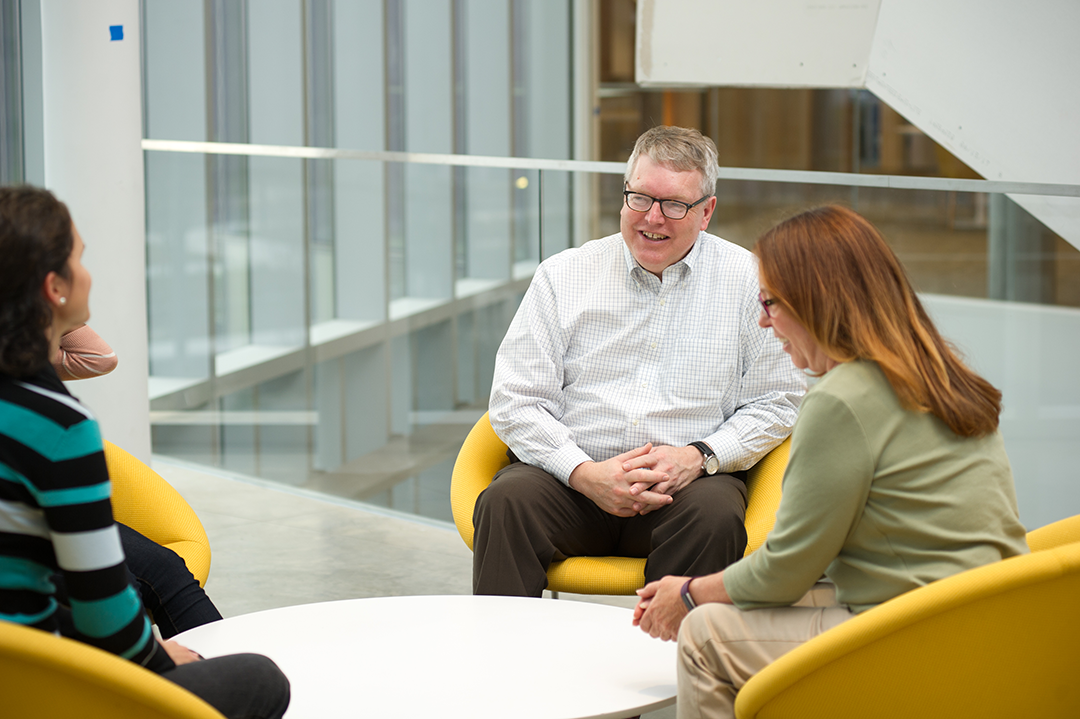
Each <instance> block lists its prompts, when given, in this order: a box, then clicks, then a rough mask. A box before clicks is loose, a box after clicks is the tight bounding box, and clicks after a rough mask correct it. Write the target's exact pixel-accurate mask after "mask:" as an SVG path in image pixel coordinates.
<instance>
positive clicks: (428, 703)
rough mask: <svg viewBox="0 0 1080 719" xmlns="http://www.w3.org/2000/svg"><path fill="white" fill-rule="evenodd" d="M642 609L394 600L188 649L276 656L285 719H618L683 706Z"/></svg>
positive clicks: (275, 614)
mask: <svg viewBox="0 0 1080 719" xmlns="http://www.w3.org/2000/svg"><path fill="white" fill-rule="evenodd" d="M631 617H632V612H631V610H629V609H624V608H620V607H611V606H606V605H600V604H589V603H586V602H575V601H566V600H552V599H523V598H517V597H470V596H446V597H381V598H375V599H351V600H345V601H339V602H324V603H320V604H304V605H299V606H295V607H284V608H281V609H271V610H268V611H264V612H256V613H253V614H246V615H243V616H239V617H233V618H230V619H224V620H222V621H219V622H214V623H212V624H207V625H204V626H201V627H197V628H195V629H191V630H189V631H187V632H184V633H182V634H180V635H178V636H177V637H176V640H177V641H179V642H180V643H181V644H183V645H185V646H187V647H190V648H191V649H193V650H195V651H197V652H199V653H201V654H202V655H204V656H207V657H211V656H220V655H222V654H231V653H236V652H256V653H259V654H265V655H267V656H268V657H270V658H271V659H273V660H274V661H275V662H277V664H278V666H280V667H281V669H282V671H284V672H285V674H286V676H288V677H289V681H290V682H291V684H292V703H291V704H290V706H289V711H288V713H287V714H286V715H285V716H286V719H332V718H336V717H409V718H410V719H412V718H414V717H423V716H446V717H458V716H460V717H470V718H473V719H484V718H485V717H491V718H492V719H495V718H496V717H497V718H498V719H505V718H506V717H515V718H517V719H530V718H531V717H536V718H537V719H569V718H571V717H605V718H610V719H619V718H620V717H629V716H633V715H636V714H640V713H642V712H647V711H653V710H656V709H659V708H661V707H664V706H668V705H670V704H673V703H674V702H675V644H674V643H673V642H661V641H660V640H658V639H653V638H651V637H649V636H648V635H647V634H645V633H644V632H642V631H641V630H640V629H638V628H637V627H634V626H633V625H632V624H631V623H630V620H631Z"/></svg>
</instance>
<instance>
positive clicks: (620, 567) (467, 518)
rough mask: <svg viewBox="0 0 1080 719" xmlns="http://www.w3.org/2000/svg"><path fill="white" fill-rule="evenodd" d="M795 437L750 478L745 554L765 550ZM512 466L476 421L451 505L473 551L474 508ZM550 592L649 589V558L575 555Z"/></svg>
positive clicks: (554, 574)
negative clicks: (482, 494) (646, 560)
mask: <svg viewBox="0 0 1080 719" xmlns="http://www.w3.org/2000/svg"><path fill="white" fill-rule="evenodd" d="M790 445H791V439H790V438H788V439H786V440H784V442H783V444H781V445H779V446H778V447H776V448H775V449H773V450H772V452H770V453H769V454H768V455H766V456H765V458H764V459H762V460H761V461H760V462H758V464H757V465H756V466H755V467H754V468H753V469H751V470H750V472H749V478H748V479H747V490H748V504H747V508H746V535H747V545H746V553H747V554H749V553H750V552H752V551H754V550H755V549H757V548H758V547H760V546H761V545H762V544H763V543H764V541H765V536H766V535H767V534H768V533H769V530H771V529H772V526H773V523H774V522H775V521H776V508H777V507H778V506H779V505H780V482H781V480H782V479H783V477H784V469H785V468H786V467H787V461H788V451H789V447H790ZM508 464H510V460H509V458H507V456H506V445H505V444H503V441H502V440H501V439H499V437H498V435H496V434H495V430H493V429H492V428H491V422H490V420H489V419H488V415H487V414H484V416H483V417H481V418H480V420H479V421H478V422H477V423H476V425H475V426H474V427H473V428H472V431H471V432H469V436H468V437H466V438H465V443H464V444H463V445H462V447H461V452H459V453H458V457H457V462H455V463H454V473H453V477H452V479H451V481H450V506H451V509H452V511H453V513H454V523H455V524H456V525H457V529H458V532H459V533H460V534H461V538H462V539H463V540H465V544H466V545H468V547H469V549H472V548H473V523H472V518H473V508H474V507H475V506H476V498H477V497H478V496H479V495H480V493H481V492H482V491H484V489H485V488H486V487H487V486H488V485H489V484H491V480H492V479H494V477H495V473H496V472H498V471H499V470H500V469H502V468H503V467H505V466H507V465H508ZM547 576H548V587H547V588H548V589H549V590H550V591H551V592H572V593H575V594H633V593H634V592H635V591H636V590H638V589H640V588H641V587H643V586H645V560H644V559H639V558H637V557H570V558H569V559H566V560H564V561H561V562H553V563H552V564H551V566H550V567H549V568H548V573H547Z"/></svg>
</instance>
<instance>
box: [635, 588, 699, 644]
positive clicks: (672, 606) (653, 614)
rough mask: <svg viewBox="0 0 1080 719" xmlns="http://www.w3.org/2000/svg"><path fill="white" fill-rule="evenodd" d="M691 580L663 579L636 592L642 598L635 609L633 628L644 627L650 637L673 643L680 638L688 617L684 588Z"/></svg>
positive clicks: (643, 629)
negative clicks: (680, 629) (680, 632)
mask: <svg viewBox="0 0 1080 719" xmlns="http://www.w3.org/2000/svg"><path fill="white" fill-rule="evenodd" d="M687 579H688V577H674V576H669V577H664V578H663V579H661V580H659V581H656V582H649V583H648V584H646V585H645V586H644V587H642V588H641V589H639V590H637V593H638V596H639V597H640V598H641V599H640V600H639V601H638V603H637V606H636V607H634V626H635V627H641V629H642V631H644V632H647V633H648V634H649V636H651V637H657V638H658V639H663V640H664V641H665V642H669V641H674V640H675V639H677V638H678V636H679V625H680V624H682V620H683V617H685V616H686V615H687V611H686V605H685V604H683V601H682V595H681V591H682V586H683V585H684V584H686V580H687Z"/></svg>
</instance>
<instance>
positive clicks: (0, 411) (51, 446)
mask: <svg viewBox="0 0 1080 719" xmlns="http://www.w3.org/2000/svg"><path fill="white" fill-rule="evenodd" d="M0 433H3V434H6V435H7V436H9V437H11V438H12V439H14V440H15V441H17V442H19V443H20V444H24V445H26V446H27V447H29V448H30V449H32V450H34V451H35V452H37V453H38V454H40V455H42V456H43V457H45V458H46V459H48V460H50V461H52V462H62V461H64V460H68V459H75V458H76V457H85V456H86V455H88V454H93V453H94V452H100V451H101V449H102V444H101V432H100V431H99V430H98V426H97V422H95V421H94V420H92V419H86V420H83V421H81V422H79V423H78V424H75V425H72V426H71V427H69V428H68V429H67V430H65V429H64V428H63V427H61V426H60V425H58V424H57V423H56V422H53V421H52V420H51V419H48V418H47V417H43V416H42V415H40V414H38V413H37V412H34V411H31V410H29V409H26V408H25V407H22V406H20V405H17V404H12V403H10V402H0Z"/></svg>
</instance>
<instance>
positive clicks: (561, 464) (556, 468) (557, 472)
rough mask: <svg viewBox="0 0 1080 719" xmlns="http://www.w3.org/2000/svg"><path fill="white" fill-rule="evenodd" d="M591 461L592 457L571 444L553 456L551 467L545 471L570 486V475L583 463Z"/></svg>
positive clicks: (561, 448)
mask: <svg viewBox="0 0 1080 719" xmlns="http://www.w3.org/2000/svg"><path fill="white" fill-rule="evenodd" d="M591 461H592V457H590V456H589V455H587V454H585V452H583V451H582V450H581V447H578V446H577V445H576V444H573V443H571V444H567V445H565V446H563V447H560V448H559V449H558V450H557V451H556V452H555V454H553V455H552V456H551V464H550V466H549V467H546V468H545V469H547V471H548V472H549V473H550V474H551V476H552V477H554V478H555V479H557V480H559V481H560V482H562V483H563V484H565V485H567V486H569V485H570V473H571V472H573V471H574V470H575V469H576V468H577V466H578V465H579V464H581V463H582V462H591Z"/></svg>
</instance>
